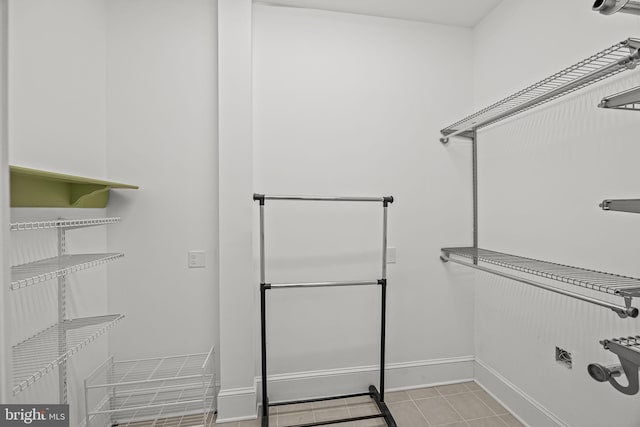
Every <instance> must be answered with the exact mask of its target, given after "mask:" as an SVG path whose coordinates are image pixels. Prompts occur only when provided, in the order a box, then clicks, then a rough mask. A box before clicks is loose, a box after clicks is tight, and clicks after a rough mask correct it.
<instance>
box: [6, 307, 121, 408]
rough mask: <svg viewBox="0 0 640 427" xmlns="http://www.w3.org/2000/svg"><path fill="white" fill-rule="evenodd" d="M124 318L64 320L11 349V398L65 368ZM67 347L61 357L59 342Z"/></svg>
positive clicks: (114, 316)
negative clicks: (72, 359) (74, 357)
mask: <svg viewBox="0 0 640 427" xmlns="http://www.w3.org/2000/svg"><path fill="white" fill-rule="evenodd" d="M123 318H124V315H123V314H112V315H107V316H96V317H85V318H78V319H71V320H65V321H64V322H62V323H58V324H55V325H53V326H50V327H49V328H47V329H45V330H43V331H41V332H39V333H37V334H36V335H34V336H32V337H30V338H27V339H26V340H24V341H22V342H20V343H18V344H16V345H14V346H13V360H14V363H13V381H14V386H13V395H14V396H16V395H18V394H19V393H20V392H22V391H23V390H25V389H26V388H27V387H29V386H31V385H32V384H34V383H35V382H36V381H38V380H40V379H41V378H42V377H44V376H45V375H46V374H48V373H49V372H51V371H53V370H54V369H55V368H57V367H58V366H60V365H62V364H64V363H65V362H66V361H67V360H68V359H70V358H71V357H72V356H73V355H74V354H76V353H77V352H78V351H80V350H82V349H83V348H85V347H86V346H87V345H89V344H90V343H91V342H93V341H95V340H96V339H97V338H99V337H100V336H101V335H103V334H104V333H105V332H107V331H108V330H109V329H111V328H112V327H113V326H115V325H116V323H118V322H119V321H120V320H122V319H123ZM61 340H62V341H63V342H65V343H66V346H65V349H64V351H63V352H62V353H60V352H59V349H58V342H60V341H61Z"/></svg>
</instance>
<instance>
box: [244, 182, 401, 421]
mask: <svg viewBox="0 0 640 427" xmlns="http://www.w3.org/2000/svg"><path fill="white" fill-rule="evenodd" d="M253 200H254V201H258V202H260V331H261V348H262V427H269V407H271V406H284V405H293V404H297V403H308V402H320V401H325V400H336V399H348V398H351V397H359V396H369V397H371V399H373V401H374V402H375V404H376V406H377V407H378V410H379V411H380V413H379V414H375V415H366V416H361V417H352V418H343V419H338V420H330V421H320V422H313V423H308V424H299V425H297V426H294V427H314V426H322V425H328V424H338V423H346V422H350V421H361V420H369V419H374V418H383V419H384V420H385V422H386V424H387V427H396V426H397V425H396V422H395V420H394V419H393V416H392V415H391V412H390V411H389V408H388V407H387V405H386V404H385V403H384V357H385V328H386V326H385V325H386V309H387V208H388V206H389V204H390V203H393V196H386V197H316V196H267V195H264V194H254V195H253ZM266 200H304V201H333V202H379V203H382V207H383V221H382V277H381V278H380V279H378V280H369V281H348V282H314V283H277V284H276V283H267V282H266V279H265V257H264V205H265V201H266ZM341 286H380V289H381V292H382V295H381V296H382V298H381V301H382V304H381V310H382V312H381V313H382V314H381V325H380V391H378V389H377V388H376V387H375V386H374V385H370V386H369V390H368V391H366V392H362V393H354V394H347V395H341V396H331V397H323V398H318V399H305V400H293V401H288V402H277V403H269V396H268V394H267V327H266V323H267V312H266V300H267V290H270V289H287V288H318V287H341Z"/></svg>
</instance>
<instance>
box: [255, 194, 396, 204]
mask: <svg viewBox="0 0 640 427" xmlns="http://www.w3.org/2000/svg"><path fill="white" fill-rule="evenodd" d="M253 200H256V201H260V203H261V204H262V203H264V201H265V200H305V201H319V202H379V203H393V196H382V197H354V196H275V195H266V194H258V193H255V194H254V195H253Z"/></svg>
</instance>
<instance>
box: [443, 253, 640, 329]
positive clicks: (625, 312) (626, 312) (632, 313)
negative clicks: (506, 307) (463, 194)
mask: <svg viewBox="0 0 640 427" xmlns="http://www.w3.org/2000/svg"><path fill="white" fill-rule="evenodd" d="M440 259H441V260H442V261H444V262H453V263H456V264H460V265H464V266H465V267H470V268H475V269H476V270H480V271H484V272H486V273H491V274H495V275H496V276H500V277H504V278H507V279H510V280H515V281H516V282H520V283H524V284H526V285H531V286H535V287H536V288H541V289H545V290H547V291H551V292H555V293H557V294H561V295H565V296H568V297H571V298H575V299H579V300H581V301H585V302H589V303H591V304H596V305H599V306H601V307H606V308H609V309H611V310H613V311H615V312H616V313H617V314H618V316H620V317H622V318H626V317H634V318H635V317H638V309H637V308H635V307H623V306H621V305H618V304H612V303H610V302H607V301H602V300H599V299H596V298H591V297H588V296H586V295H581V294H578V293H575V292H571V291H565V290H564V289H560V288H556V287H554V286H548V285H544V284H542V283H538V282H534V281H533V280H528V279H525V278H522V277H518V276H514V275H512V274H507V273H503V272H501V271H497V270H492V269H490V268H486V267H483V266H481V265H475V264H471V263H468V262H464V261H459V260H457V259H452V258H449V257H448V256H446V255H444V254H443V255H441V256H440Z"/></svg>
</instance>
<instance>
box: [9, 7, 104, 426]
mask: <svg viewBox="0 0 640 427" xmlns="http://www.w3.org/2000/svg"><path fill="white" fill-rule="evenodd" d="M9 12H10V13H9V36H10V37H9V76H10V77H9V101H8V102H9V163H11V164H15V165H20V166H27V167H35V168H42V169H45V170H53V171H60V172H64V173H68V174H75V175H88V176H92V177H97V178H101V177H105V176H106V158H105V151H106V135H105V129H106V115H105V105H106V64H105V52H104V46H105V41H106V37H105V35H106V31H105V19H104V4H103V2H102V1H101V0H95V1H79V0H64V1H59V2H55V3H53V2H47V1H39V0H28V1H22V0H21V1H11V2H10V5H9ZM78 35H82V36H81V37H79V36H78ZM104 214H105V212H104V210H86V211H79V210H69V209H12V210H11V221H25V220H37V219H54V218H58V217H66V218H76V217H100V216H104ZM11 239H12V242H11V243H12V244H11V253H10V254H9V256H10V260H11V262H12V264H18V263H22V262H27V261H30V260H35V259H39V258H43V257H47V256H52V255H54V254H55V248H56V237H55V233H53V234H52V233H47V232H42V233H33V234H31V233H26V234H17V233H13V235H12V236H11ZM68 249H69V251H70V252H74V251H77V252H105V250H106V229H104V228H102V227H99V228H96V229H92V230H81V231H74V232H71V233H70V235H69V241H68ZM106 277H107V271H106V268H104V267H101V268H97V269H93V270H91V271H85V272H82V273H78V274H77V275H74V276H73V277H70V278H69V279H68V287H67V294H68V296H69V297H68V300H67V302H68V305H67V317H68V318H74V317H80V316H94V315H102V314H106V313H107V299H106V286H107V285H106ZM55 288H56V284H55V281H49V282H47V283H44V284H42V285H40V286H34V287H32V288H30V289H24V290H20V291H15V292H12V293H11V295H10V304H11V310H12V315H11V320H10V321H11V333H10V334H9V335H10V337H8V338H7V337H3V338H7V340H8V341H9V342H10V343H11V344H15V343H16V342H17V341H20V340H22V339H24V338H25V337H27V336H29V335H30V334H33V333H34V332H36V331H39V330H42V329H44V328H46V327H48V326H51V324H52V323H54V322H55V321H56V313H57V307H56V305H55V302H54V301H55V300H56V293H55ZM107 354H108V352H107V340H106V339H104V338H103V339H101V340H98V341H97V342H96V343H95V344H94V345H92V346H90V347H88V348H86V349H85V350H84V351H83V352H82V353H79V354H78V355H76V357H74V358H73V359H72V361H71V362H70V363H69V367H68V373H69V387H68V389H69V397H68V401H69V403H70V404H71V423H72V424H73V425H75V424H76V423H77V422H79V420H80V419H81V417H82V414H83V412H84V411H83V405H82V402H83V400H82V380H83V379H84V377H85V376H86V375H87V374H88V373H89V371H90V369H93V368H94V367H95V362H96V361H99V360H102V359H104V358H106V356H107ZM56 401H58V388H57V373H56V372H54V373H51V374H50V375H48V376H47V377H46V378H45V379H43V380H42V381H40V382H39V383H37V384H35V385H33V386H32V387H30V388H29V389H27V390H26V391H24V392H23V393H21V394H20V395H19V396H18V397H17V399H16V402H30V403H32V402H56Z"/></svg>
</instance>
